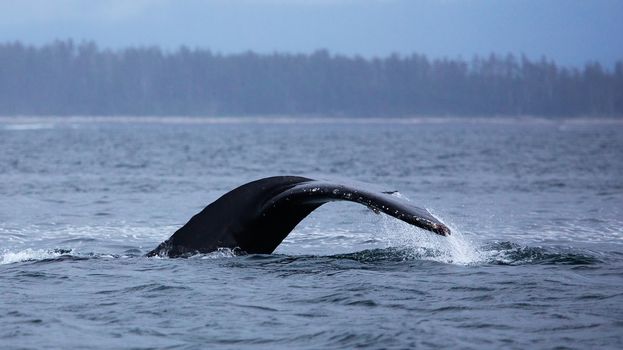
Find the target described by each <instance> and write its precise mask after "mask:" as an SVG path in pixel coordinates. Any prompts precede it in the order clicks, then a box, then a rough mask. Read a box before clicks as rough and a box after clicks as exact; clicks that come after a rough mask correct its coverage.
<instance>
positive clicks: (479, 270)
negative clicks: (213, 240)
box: [0, 117, 623, 349]
mask: <svg viewBox="0 0 623 350" xmlns="http://www.w3.org/2000/svg"><path fill="white" fill-rule="evenodd" d="M0 150H1V152H0V348H2V349H41V348H51V349H52V348H56V349H60V348H63V349H66V348H75V349H111V348H114V349H152V348H162V349H205V348H219V349H246V348H261V349H268V348H270V349H274V348H284V349H291V348H300V349H325V348H335V349H344V348H355V347H358V348H359V347H360V348H372V349H381V348H391V349H393V348H397V349H403V348H423V349H426V348H466V349H483V348H492V349H499V348H509V349H524V348H528V347H529V348H535V349H553V348H557V349H586V348H600V349H607V348H611V349H620V348H621V347H623V121H621V120H620V119H619V120H607V119H604V120H599V119H597V120H595V119H556V120H552V119H538V118H511V119H502V118H471V119H466V118H404V119H395V118H394V119H392V118H388V119H385V118H376V119H350V118H307V119H301V118H280V117H274V118H273V117H265V118H230V119H223V118H186V117H177V118H173V117H169V118H157V117H147V118H140V117H136V118H133V117H72V118H60V117H58V118H29V117H3V118H0ZM273 175H302V176H306V177H311V178H333V179H334V178H344V179H352V180H356V181H360V182H365V183H370V184H371V186H372V185H374V186H377V187H378V186H382V187H384V188H387V189H389V190H397V191H399V194H398V195H400V196H402V197H403V198H405V199H407V200H409V201H411V202H413V204H415V205H417V206H420V207H425V208H427V209H428V210H429V211H430V212H432V213H433V214H434V215H435V216H436V217H437V218H439V219H440V220H441V221H443V222H444V223H446V224H447V225H448V226H449V227H450V228H451V229H452V231H453V234H452V235H451V236H449V237H441V236H437V235H434V234H431V233H428V232H425V231H423V230H420V229H417V228H414V227H411V226H409V225H407V224H405V223H402V222H400V221H398V220H396V219H394V218H391V217H388V216H385V215H384V214H380V215H379V214H376V213H374V212H372V211H371V210H369V209H367V208H366V207H363V206H361V205H357V204H353V203H345V202H340V203H330V204H326V205H324V206H322V207H321V208H319V209H318V210H316V211H315V212H313V213H312V214H311V215H310V216H309V217H308V218H306V219H305V220H304V221H302V222H301V223H300V224H299V225H298V226H297V227H296V228H295V230H294V231H293V232H292V233H291V234H290V235H289V236H288V238H287V239H286V240H285V241H284V242H283V243H282V244H281V245H280V246H279V248H278V249H277V250H276V251H275V253H274V254H270V255H236V254H234V253H233V252H232V251H230V250H227V249H221V250H219V251H216V252H214V253H210V254H203V255H196V256H193V257H191V258H187V259H169V258H146V257H145V256H144V254H145V253H147V252H148V251H149V250H151V249H153V248H154V247H155V246H157V245H158V244H159V243H160V242H162V241H164V240H165V239H167V238H168V237H169V236H170V235H171V234H172V233H173V232H175V230H176V229H177V228H179V227H180V226H182V225H183V224H184V223H186V221H187V220H188V219H189V218H190V217H192V216H193V215H194V214H196V213H197V212H199V211H200V210H201V209H202V208H203V207H205V206H206V205H207V204H209V203H210V202H212V201H213V200H215V199H217V198H218V197H219V196H221V195H222V194H224V193H226V192H227V191H229V190H231V189H233V188H235V187H237V186H239V185H242V184H244V183H246V182H249V181H252V180H256V179H259V178H262V177H266V176H273Z"/></svg>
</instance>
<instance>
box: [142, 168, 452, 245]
mask: <svg viewBox="0 0 623 350" xmlns="http://www.w3.org/2000/svg"><path fill="white" fill-rule="evenodd" d="M360 187H362V186H361V185H349V184H340V183H335V182H332V181H319V180H313V179H309V178H305V177H299V176H275V177H268V178H264V179H260V180H256V181H253V182H250V183H247V184H245V185H242V186H240V187H238V188H236V189H234V190H232V191H230V192H228V193H226V194H224V195H223V196H222V197H220V198H219V199H217V200H216V201H214V202H212V203H211V204H209V205H208V206H207V207H205V208H204V209H203V210H202V211H201V212H200V213H198V214H197V215H195V216H193V217H192V218H191V219H190V220H189V221H188V223H186V225H184V226H182V227H181V228H180V229H179V230H177V231H176V232H175V233H174V234H173V235H172V236H171V237H170V238H169V239H168V240H166V241H164V242H162V243H161V244H160V245H159V246H158V247H156V249H154V250H152V251H151V252H149V253H147V256H168V257H183V256H190V255H193V254H197V253H209V252H212V251H215V250H217V249H218V248H230V249H239V250H241V251H244V252H246V253H249V254H255V253H258V254H270V253H272V252H273V251H274V250H275V249H276V248H277V246H278V245H279V244H280V243H281V241H283V240H284V239H285V238H286V236H287V235H288V234H289V233H290V232H291V231H292V230H293V229H294V227H295V226H296V225H297V224H298V223H299V222H301V220H303V219H304V218H305V217H306V216H307V215H309V214H310V213H311V212H312V211H314V210H315V209H316V208H318V207H319V206H321V205H323V204H325V203H328V202H331V201H350V202H355V203H360V204H363V205H365V206H367V207H369V208H370V209H372V210H374V211H375V212H383V213H385V214H388V215H391V216H393V217H395V218H397V219H400V220H402V221H404V222H406V223H409V224H411V225H414V226H417V227H420V228H422V229H425V230H428V231H432V232H434V233H437V234H439V235H442V236H446V235H449V234H450V229H448V227H447V226H445V225H444V224H443V223H441V222H440V221H439V220H437V219H436V218H435V217H434V216H432V215H431V214H430V213H429V212H428V211H427V210H426V209H423V208H419V207H416V206H414V205H412V204H411V203H410V202H407V201H406V200H403V199H400V198H398V197H396V196H392V195H391V193H393V192H395V191H388V192H382V191H378V192H377V191H370V190H366V189H364V188H360Z"/></svg>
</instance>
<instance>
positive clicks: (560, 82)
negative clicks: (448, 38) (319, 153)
mask: <svg viewBox="0 0 623 350" xmlns="http://www.w3.org/2000/svg"><path fill="white" fill-rule="evenodd" d="M0 115H340V116H379V117H382V116H407V115H411V116H413V115H453V116H463V115H464V116H492V115H496V116H499V115H509V116H518V115H538V116H621V115H623V61H619V62H618V63H616V64H615V66H614V67H613V68H611V69H605V68H604V67H602V66H601V65H600V64H599V63H588V64H586V65H585V66H584V67H582V68H570V67H560V66H558V65H556V63H554V62H552V61H550V60H547V59H540V60H530V59H528V58H526V57H523V56H522V57H515V56H513V55H510V54H509V55H504V56H501V55H495V54H492V55H490V56H488V57H475V58H473V59H472V60H463V59H430V58H427V57H426V56H425V55H420V54H412V55H407V56H404V55H403V56H400V55H391V56H389V57H384V58H371V59H364V58H361V57H357V56H355V57H349V56H342V55H334V54H331V53H329V52H328V51H325V50H319V51H316V52H314V53H311V54H284V53H273V54H256V53H253V52H246V53H241V54H229V55H223V54H219V53H214V52H211V51H209V50H203V49H189V48H186V47H181V48H179V49H178V50H175V51H173V52H167V51H163V50H162V49H160V48H157V47H139V48H133V47H130V48H125V49H119V50H110V49H100V48H98V47H97V45H95V44H94V43H92V42H84V43H80V44H75V43H73V42H72V41H57V42H54V43H51V44H49V45H44V46H36V47H35V46H28V45H24V44H21V43H19V42H14V43H4V44H0Z"/></svg>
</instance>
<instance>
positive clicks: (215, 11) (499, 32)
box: [0, 0, 623, 66]
mask: <svg viewBox="0 0 623 350" xmlns="http://www.w3.org/2000/svg"><path fill="white" fill-rule="evenodd" d="M621 37H623V0H497V1H493V0H488V1H487V0H461V1H459V0H437V1H419V0H212V1H199V0H151V1H148V0H100V1H97V0H0V42H7V41H15V40H20V41H22V42H26V43H29V44H37V45H39V44H43V43H48V42H50V41H52V40H54V39H68V38H72V39H74V40H75V41H81V40H93V41H95V42H96V43H98V45H99V46H101V47H113V48H119V47H124V46H129V45H141V46H145V45H159V46H162V47H164V48H166V49H175V48H177V47H178V46H180V45H187V46H190V47H201V48H209V49H212V50H213V51H218V52H223V53H231V52H241V51H246V50H253V51H256V52H262V53H265V52H273V51H281V52H311V51H314V50H316V49H319V48H326V49H329V50H330V51H331V52H334V53H342V54H348V55H354V54H359V55H362V56H365V57H371V56H386V55H389V54H391V53H393V52H397V53H401V54H410V53H413V52H417V53H423V54H427V55H429V56H431V57H450V58H456V57H462V58H465V59H470V58H471V57H472V56H473V55H475V54H478V55H487V54H489V53H490V52H496V53H502V54H505V53H509V52H511V53H515V54H521V53H524V54H526V55H528V56H529V57H531V58H539V57H541V56H542V55H545V56H547V57H548V58H551V59H554V60H555V61H557V62H559V63H561V64H563V65H576V66H577V65H582V64H584V63H586V62H587V61H595V60H597V61H600V62H602V63H603V64H605V65H608V66H611V65H612V63H613V62H614V61H616V60H622V59H623V39H621Z"/></svg>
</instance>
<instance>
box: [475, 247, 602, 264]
mask: <svg viewBox="0 0 623 350" xmlns="http://www.w3.org/2000/svg"><path fill="white" fill-rule="evenodd" d="M481 249H482V251H483V252H485V253H486V254H487V255H488V256H489V258H488V259H487V262H488V263H490V264H498V265H526V264H532V265H534V264H540V265H593V264H598V263H601V262H602V261H601V260H600V259H598V258H597V257H596V256H595V255H593V254H590V253H588V252H585V251H578V250H573V249H571V248H557V247H550V248H544V247H529V246H522V245H519V244H517V243H512V242H495V243H489V244H486V245H484V246H483V247H482V248H481Z"/></svg>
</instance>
